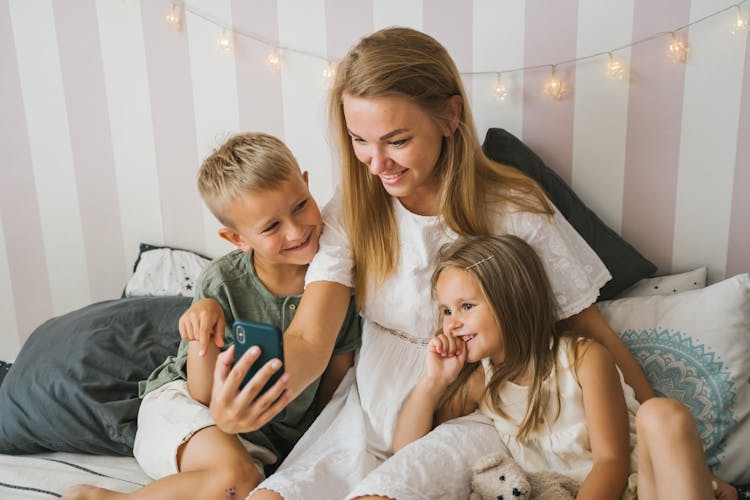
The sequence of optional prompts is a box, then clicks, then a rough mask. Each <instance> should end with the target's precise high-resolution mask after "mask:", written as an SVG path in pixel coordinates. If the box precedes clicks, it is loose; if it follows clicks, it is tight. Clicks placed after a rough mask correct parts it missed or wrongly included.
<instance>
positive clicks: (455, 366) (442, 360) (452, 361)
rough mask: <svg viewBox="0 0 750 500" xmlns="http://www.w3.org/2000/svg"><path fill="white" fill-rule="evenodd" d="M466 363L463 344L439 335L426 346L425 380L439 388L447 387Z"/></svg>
mask: <svg viewBox="0 0 750 500" xmlns="http://www.w3.org/2000/svg"><path fill="white" fill-rule="evenodd" d="M465 363H466V348H465V346H464V342H463V340H461V339H458V338H456V337H454V336H452V335H446V334H444V333H441V334H439V335H436V336H435V337H433V338H432V339H431V340H430V343H429V344H427V360H426V362H425V378H426V379H427V380H429V381H431V382H432V383H433V384H435V385H436V386H438V387H440V388H445V387H448V385H449V384H450V383H451V382H453V381H454V380H455V379H456V377H457V376H458V374H459V372H460V371H461V368H463V366H464V364H465Z"/></svg>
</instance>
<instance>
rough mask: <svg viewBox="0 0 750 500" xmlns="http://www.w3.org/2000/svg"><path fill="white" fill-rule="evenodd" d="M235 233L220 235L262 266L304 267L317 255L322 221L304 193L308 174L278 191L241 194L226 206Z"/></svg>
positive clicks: (295, 177) (293, 178)
mask: <svg viewBox="0 0 750 500" xmlns="http://www.w3.org/2000/svg"><path fill="white" fill-rule="evenodd" d="M226 214H227V216H228V218H229V220H231V221H233V222H234V226H235V227H234V229H229V228H223V229H221V230H220V231H219V234H220V235H221V236H222V237H223V238H224V239H226V240H228V241H229V242H230V243H232V244H233V245H235V246H236V247H237V248H239V249H241V250H243V251H244V252H249V251H250V250H254V252H255V254H254V257H255V259H256V260H257V259H260V260H261V261H262V262H263V263H264V264H271V265H279V264H282V265H283V264H293V265H307V264H309V263H310V261H311V260H312V258H313V257H314V256H315V254H316V253H317V252H318V238H319V237H320V231H321V227H322V225H323V220H322V218H321V216H320V210H319V209H318V205H317V204H316V203H315V200H314V199H313V198H312V196H311V195H310V191H309V190H308V189H307V172H305V173H304V174H302V173H295V174H293V175H292V176H291V177H290V178H289V179H287V180H285V181H284V182H283V183H282V184H281V185H280V186H279V187H278V188H277V189H271V190H264V191H252V192H247V193H243V194H242V195H240V196H238V197H237V198H235V199H234V200H232V201H231V202H230V203H228V204H227V207H226Z"/></svg>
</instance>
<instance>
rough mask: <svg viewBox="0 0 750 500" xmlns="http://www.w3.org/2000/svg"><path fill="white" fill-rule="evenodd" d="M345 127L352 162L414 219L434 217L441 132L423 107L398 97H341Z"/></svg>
mask: <svg viewBox="0 0 750 500" xmlns="http://www.w3.org/2000/svg"><path fill="white" fill-rule="evenodd" d="M343 105H344V117H345V119H346V128H347V130H348V132H349V135H350V136H351V138H352V147H353V148H354V154H355V155H356V156H357V159H359V161H361V162H362V163H364V164H365V165H367V167H368V168H369V169H370V173H371V174H372V175H376V176H378V177H379V178H380V182H381V183H382V184H383V187H384V188H385V190H386V191H387V192H388V194H390V195H391V196H395V197H397V198H398V199H399V200H400V201H401V203H402V204H403V205H404V207H406V208H407V209H408V210H410V211H411V212H414V213H416V214H418V215H435V214H437V207H438V203H437V199H438V198H437V194H438V190H439V189H440V179H439V178H438V176H437V175H436V172H435V165H436V164H437V161H438V158H439V157H440V151H441V147H442V140H443V132H442V131H441V130H440V127H438V125H437V124H436V123H435V122H434V121H433V120H432V119H431V118H430V117H429V116H428V115H427V113H425V112H424V111H423V110H422V108H420V107H419V106H417V105H416V104H414V103H413V102H411V101H409V100H407V99H405V98H403V97H376V98H363V97H352V96H350V95H347V94H344V97H343Z"/></svg>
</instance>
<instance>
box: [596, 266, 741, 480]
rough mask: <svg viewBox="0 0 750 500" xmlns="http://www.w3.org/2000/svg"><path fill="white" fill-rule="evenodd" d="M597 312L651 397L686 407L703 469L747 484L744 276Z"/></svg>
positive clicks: (602, 305)
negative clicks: (698, 437) (637, 369)
mask: <svg viewBox="0 0 750 500" xmlns="http://www.w3.org/2000/svg"><path fill="white" fill-rule="evenodd" d="M597 307H598V308H599V311H600V312H601V313H602V316H604V318H605V319H606V320H607V321H608V323H609V324H610V325H611V326H612V328H614V329H615V330H616V331H617V332H618V333H619V335H620V338H621V339H622V340H623V342H624V343H625V345H626V346H628V348H629V349H630V352H632V353H633V356H634V357H635V359H636V360H637V361H638V363H639V364H640V365H641V368H643V371H644V373H645V374H646V378H648V380H649V382H650V383H651V386H652V387H653V388H654V391H655V392H656V394H657V395H658V396H665V397H669V398H675V399H679V400H680V401H682V402H683V403H684V404H685V406H687V407H688V409H689V410H690V413H692V415H693V417H694V418H695V423H696V425H697V427H698V431H699V432H700V435H701V438H702V439H703V444H704V447H705V452H706V459H707V461H708V465H709V466H710V467H711V469H712V470H713V471H714V472H715V473H716V474H717V475H718V476H719V477H721V478H722V479H724V480H726V481H729V482H730V483H733V484H747V483H750V454H749V453H748V451H747V450H748V443H749V442H750V276H748V274H739V275H737V276H734V277H731V278H727V279H725V280H723V281H721V282H719V283H714V284H713V285H710V286H707V287H706V288H702V289H697V290H690V291H686V292H682V293H677V294H674V295H672V294H670V295H655V296H650V297H630V298H624V299H617V300H609V301H602V302H599V303H598V304H597Z"/></svg>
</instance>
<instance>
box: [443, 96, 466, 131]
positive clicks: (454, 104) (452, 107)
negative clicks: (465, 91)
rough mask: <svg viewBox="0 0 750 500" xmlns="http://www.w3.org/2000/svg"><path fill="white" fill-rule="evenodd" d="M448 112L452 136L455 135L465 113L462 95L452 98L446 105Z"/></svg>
mask: <svg viewBox="0 0 750 500" xmlns="http://www.w3.org/2000/svg"><path fill="white" fill-rule="evenodd" d="M446 107H447V110H446V111H447V112H448V123H449V124H450V134H448V135H453V134H454V133H455V132H456V129H457V128H458V124H459V122H460V121H461V112H462V111H463V107H464V101H463V99H462V98H461V96H460V95H454V96H451V97H450V98H449V99H448V102H447V104H446Z"/></svg>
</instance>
